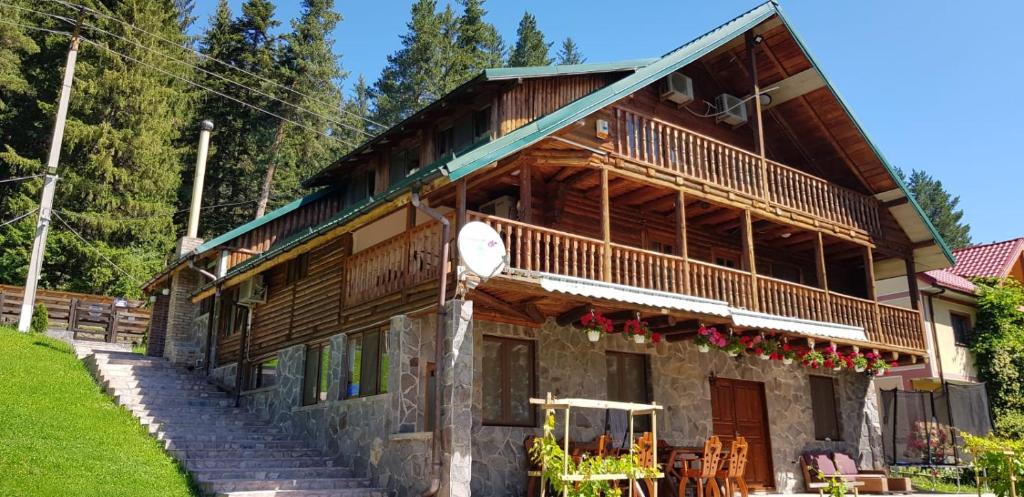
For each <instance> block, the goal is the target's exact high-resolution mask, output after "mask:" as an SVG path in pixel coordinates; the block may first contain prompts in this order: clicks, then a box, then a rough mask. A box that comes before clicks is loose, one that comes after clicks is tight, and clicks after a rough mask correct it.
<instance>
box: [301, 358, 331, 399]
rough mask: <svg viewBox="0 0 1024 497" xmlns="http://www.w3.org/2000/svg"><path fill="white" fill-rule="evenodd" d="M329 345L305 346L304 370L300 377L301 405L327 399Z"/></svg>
mask: <svg viewBox="0 0 1024 497" xmlns="http://www.w3.org/2000/svg"><path fill="white" fill-rule="evenodd" d="M330 364H331V345H330V344H327V343H323V344H318V345H310V346H308V347H306V371H305V375H304V376H303V378H302V405H304V406H310V405H313V404H317V403H320V402H323V401H325V400H327V383H328V379H329V378H330V375H329V374H328V369H327V368H328V367H330Z"/></svg>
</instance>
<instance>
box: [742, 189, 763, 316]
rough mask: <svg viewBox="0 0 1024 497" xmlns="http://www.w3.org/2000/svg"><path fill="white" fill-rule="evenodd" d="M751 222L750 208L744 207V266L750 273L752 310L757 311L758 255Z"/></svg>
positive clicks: (758, 306)
mask: <svg viewBox="0 0 1024 497" xmlns="http://www.w3.org/2000/svg"><path fill="white" fill-rule="evenodd" d="M750 223H751V216H750V210H749V209H744V210H743V224H741V225H740V232H741V236H742V238H741V244H742V246H743V254H742V258H743V260H742V268H743V270H744V271H748V272H749V273H750V300H751V307H753V309H752V310H754V311H757V310H759V309H760V307H761V306H760V304H759V302H758V300H759V299H758V298H757V263H756V262H755V260H756V257H755V255H754V230H753V229H752V228H751V226H750Z"/></svg>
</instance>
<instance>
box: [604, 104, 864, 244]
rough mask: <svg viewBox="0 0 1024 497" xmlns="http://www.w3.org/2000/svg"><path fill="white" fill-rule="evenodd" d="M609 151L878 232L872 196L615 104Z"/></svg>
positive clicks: (809, 214)
mask: <svg viewBox="0 0 1024 497" xmlns="http://www.w3.org/2000/svg"><path fill="white" fill-rule="evenodd" d="M615 153H616V154H617V155H618V156H620V157H623V158H625V159H628V160H630V161H634V162H638V163H642V164H645V165H650V166H654V167H658V168H660V169H663V170H665V171H666V172H669V173H671V174H675V175H679V176H682V177H684V178H686V179H689V180H692V181H697V182H700V183H705V184H709V185H713V186H717V187H721V188H725V189H727V190H730V191H734V192H738V193H742V194H743V195H745V196H747V197H749V198H752V199H757V200H761V201H763V202H766V203H768V204H769V205H772V206H776V207H780V208H784V209H787V210H789V211H791V212H796V213H799V214H802V215H804V216H807V217H810V218H813V219H818V220H822V221H828V222H831V223H835V224H837V225H840V226H843V227H848V228H854V229H859V230H863V231H864V232H866V233H868V234H870V235H877V234H879V233H880V232H881V227H880V223H879V220H878V203H877V201H875V199H873V198H871V197H868V196H865V195H862V194H860V193H857V192H855V191H853V190H849V189H847V188H843V187H841V186H838V185H834V184H832V183H829V182H828V181H825V180H824V179H821V178H818V177H816V176H812V175H810V174H807V173H804V172H802V171H799V170H797V169H793V168H791V167H788V166H785V165H782V164H779V163H777V162H773V161H764V163H763V164H762V160H761V157H760V156H759V155H757V154H754V153H752V152H749V151H747V150H744V149H742V148H739V147H735V146H733V145H729V144H726V143H724V142H721V141H718V140H715V139H714V138H710V137H707V136H704V135H701V134H699V133H695V132H693V131H690V130H688V129H686V128H683V127H680V126H676V125H674V124H671V123H668V122H665V121H661V120H658V119H655V118H652V117H650V116H645V115H643V114H639V113H636V112H633V111H630V110H627V109H624V108H620V107H616V108H615Z"/></svg>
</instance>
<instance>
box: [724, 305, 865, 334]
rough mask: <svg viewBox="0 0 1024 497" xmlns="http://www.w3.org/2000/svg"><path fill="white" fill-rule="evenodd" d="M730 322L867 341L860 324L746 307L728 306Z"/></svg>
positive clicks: (773, 329)
mask: <svg viewBox="0 0 1024 497" xmlns="http://www.w3.org/2000/svg"><path fill="white" fill-rule="evenodd" d="M729 313H730V315H731V316H732V322H733V324H735V325H736V326H743V327H748V328H761V329H765V330H772V331H789V332H793V333H799V334H801V335H809V336H818V337H822V338H840V339H844V340H859V341H863V342H866V341H868V337H867V334H866V333H864V328H861V327H860V326H849V325H845V324H839V323H829V322H825V321H811V320H809V319H799V318H790V317H785V316H776V315H774V314H765V313H763V312H754V311H748V310H746V309H736V308H729Z"/></svg>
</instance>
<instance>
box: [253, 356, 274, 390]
mask: <svg viewBox="0 0 1024 497" xmlns="http://www.w3.org/2000/svg"><path fill="white" fill-rule="evenodd" d="M274 385H277V358H276V357H274V358H273V359H267V360H265V361H263V362H261V363H259V364H254V365H253V366H252V368H250V369H249V388H250V389H252V390H255V389H257V388H267V387H272V386H274Z"/></svg>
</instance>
